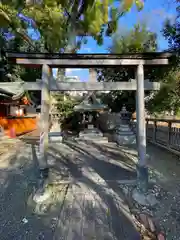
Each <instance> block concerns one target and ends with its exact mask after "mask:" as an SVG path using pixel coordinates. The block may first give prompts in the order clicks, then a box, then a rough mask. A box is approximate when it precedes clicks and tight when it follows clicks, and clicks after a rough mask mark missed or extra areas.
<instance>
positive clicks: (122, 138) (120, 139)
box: [114, 134, 136, 145]
mask: <svg viewBox="0 0 180 240" xmlns="http://www.w3.org/2000/svg"><path fill="white" fill-rule="evenodd" d="M114 140H115V141H116V142H117V143H118V144H119V145H131V144H136V136H135V135H134V134H133V135H119V134H115V135H114Z"/></svg>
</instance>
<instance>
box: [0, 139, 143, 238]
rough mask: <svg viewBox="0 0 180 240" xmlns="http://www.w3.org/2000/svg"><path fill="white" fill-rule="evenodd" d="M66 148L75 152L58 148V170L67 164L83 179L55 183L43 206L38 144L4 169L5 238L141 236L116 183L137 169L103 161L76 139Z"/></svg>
mask: <svg viewBox="0 0 180 240" xmlns="http://www.w3.org/2000/svg"><path fill="white" fill-rule="evenodd" d="M66 146H67V149H68V148H69V151H70V150H71V151H72V152H76V154H74V155H75V156H74V155H73V153H71V152H69V156H67V154H64V153H63V151H62V150H61V149H60V150H58V147H57V148H53V149H51V154H52V155H53V156H55V158H56V162H55V164H54V166H52V168H54V169H56V171H57V172H59V175H61V174H62V172H63V171H62V169H63V167H64V172H65V171H66V170H68V172H69V173H68V175H67V177H68V178H73V179H77V181H75V182H74V183H71V184H54V185H53V184H51V185H49V189H48V190H49V191H50V192H51V198H50V199H49V200H47V201H46V202H45V203H43V204H35V203H34V202H33V201H32V194H33V191H34V187H35V186H36V183H37V174H36V173H37V163H36V159H37V158H36V157H37V156H36V155H37V151H38V150H37V146H36V145H34V144H25V146H24V147H23V148H22V149H19V153H17V154H16V156H14V158H12V159H11V161H10V162H9V167H8V168H6V169H0V174H1V178H0V179H1V185H0V194H1V198H0V199H1V200H0V209H1V215H0V226H1V227H0V233H1V237H0V239H1V240H10V239H11V240H21V239H23V240H26V239H47V240H49V239H54V240H56V239H57V240H58V239H68V240H75V239H78V240H81V239H84V240H86V239H87V240H88V239H98V240H101V239H103V240H104V239H109V240H110V239H124V240H126V239H128V240H131V239H133V240H136V239H140V237H139V234H138V233H137V231H136V229H135V227H134V225H133V222H132V221H131V217H130V214H129V211H128V208H127V205H126V202H125V199H124V196H123V193H122V191H121V189H120V187H119V185H118V183H117V182H116V181H115V180H117V179H134V178H135V176H136V175H135V172H134V171H132V169H131V170H128V167H126V168H124V169H123V167H120V165H118V164H117V165H116V164H115V163H110V162H108V161H102V160H99V159H98V156H97V158H95V157H94V156H93V155H91V154H90V153H89V152H88V151H85V149H82V147H81V146H79V145H77V144H73V143H72V142H69V143H67V144H66ZM78 159H79V160H78ZM114 161H115V160H114ZM123 161H124V159H123V157H122V159H121V162H123ZM64 174H65V173H64ZM98 179H100V181H99V180H98Z"/></svg>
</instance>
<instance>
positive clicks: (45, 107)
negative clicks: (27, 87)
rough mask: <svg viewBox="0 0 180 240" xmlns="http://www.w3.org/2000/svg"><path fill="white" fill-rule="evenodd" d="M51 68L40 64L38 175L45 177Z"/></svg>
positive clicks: (46, 172) (46, 175)
mask: <svg viewBox="0 0 180 240" xmlns="http://www.w3.org/2000/svg"><path fill="white" fill-rule="evenodd" d="M51 75H52V70H51V68H50V67H49V66H48V65H43V66H42V90H41V116H40V122H39V129H40V145H39V150H40V157H39V159H38V161H39V167H40V176H41V178H43V179H45V178H47V177H48V164H47V154H48V132H49V120H50V115H49V113H50V91H49V85H50V80H51Z"/></svg>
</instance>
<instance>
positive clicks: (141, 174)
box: [136, 64, 148, 192]
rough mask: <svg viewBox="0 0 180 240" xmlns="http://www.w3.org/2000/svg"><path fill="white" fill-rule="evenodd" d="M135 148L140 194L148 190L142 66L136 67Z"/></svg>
mask: <svg viewBox="0 0 180 240" xmlns="http://www.w3.org/2000/svg"><path fill="white" fill-rule="evenodd" d="M136 113H137V146H138V164H137V178H138V179H137V180H138V188H139V190H140V191H141V192H146V191H147V188H148V168H147V163H146V124H145V104H144V66H143V65H142V64H140V65H138V66H137V110H136Z"/></svg>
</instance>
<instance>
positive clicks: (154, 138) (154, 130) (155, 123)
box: [152, 121, 157, 143]
mask: <svg viewBox="0 0 180 240" xmlns="http://www.w3.org/2000/svg"><path fill="white" fill-rule="evenodd" d="M156 132H157V121H154V128H153V138H152V140H153V142H154V143H155V142H156Z"/></svg>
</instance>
